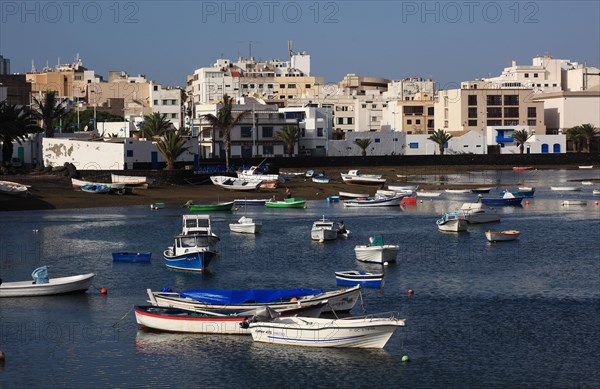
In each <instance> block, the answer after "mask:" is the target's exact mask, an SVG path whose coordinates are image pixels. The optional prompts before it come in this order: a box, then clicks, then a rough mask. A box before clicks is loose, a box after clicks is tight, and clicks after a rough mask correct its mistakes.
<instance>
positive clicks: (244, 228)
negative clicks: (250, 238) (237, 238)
mask: <svg viewBox="0 0 600 389" xmlns="http://www.w3.org/2000/svg"><path fill="white" fill-rule="evenodd" d="M261 228H262V224H260V223H231V224H229V229H230V230H231V231H233V232H237V233H240V234H257V233H259V232H260V229H261Z"/></svg>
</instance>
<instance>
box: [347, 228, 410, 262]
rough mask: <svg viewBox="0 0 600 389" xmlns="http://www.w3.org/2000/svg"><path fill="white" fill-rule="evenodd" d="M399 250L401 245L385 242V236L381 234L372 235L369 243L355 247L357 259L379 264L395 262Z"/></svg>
mask: <svg viewBox="0 0 600 389" xmlns="http://www.w3.org/2000/svg"><path fill="white" fill-rule="evenodd" d="M399 251H400V246H399V245H392V244H384V243H383V236H381V235H375V236H374V237H370V238H369V244H367V245H357V246H355V247H354V254H355V255H356V260H358V261H361V262H373V263H379V264H386V263H388V262H395V261H396V257H397V256H398V252H399Z"/></svg>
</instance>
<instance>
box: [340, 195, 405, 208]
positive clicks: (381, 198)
mask: <svg viewBox="0 0 600 389" xmlns="http://www.w3.org/2000/svg"><path fill="white" fill-rule="evenodd" d="M403 197H404V196H403V195H396V196H385V195H376V196H375V197H368V198H366V199H350V200H344V207H390V206H399V205H400V203H401V202H402V198H403Z"/></svg>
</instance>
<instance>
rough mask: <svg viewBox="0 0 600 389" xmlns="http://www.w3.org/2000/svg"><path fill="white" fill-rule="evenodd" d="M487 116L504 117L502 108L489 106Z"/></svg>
mask: <svg viewBox="0 0 600 389" xmlns="http://www.w3.org/2000/svg"><path fill="white" fill-rule="evenodd" d="M487 116H488V117H489V118H501V117H502V108H488V109H487Z"/></svg>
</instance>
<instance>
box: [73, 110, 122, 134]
mask: <svg viewBox="0 0 600 389" xmlns="http://www.w3.org/2000/svg"><path fill="white" fill-rule="evenodd" d="M93 118H94V110H93V109H86V110H85V111H80V112H79V121H77V119H78V118H77V111H71V112H69V113H67V114H66V115H65V116H64V117H63V119H62V123H63V128H64V129H63V132H75V131H80V130H83V129H85V127H86V126H87V125H88V124H89V123H91V122H92V119H93ZM96 120H97V121H98V122H123V121H125V119H124V118H123V116H119V115H114V114H112V113H110V112H106V111H97V112H96ZM88 128H91V126H90V127H88Z"/></svg>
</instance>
